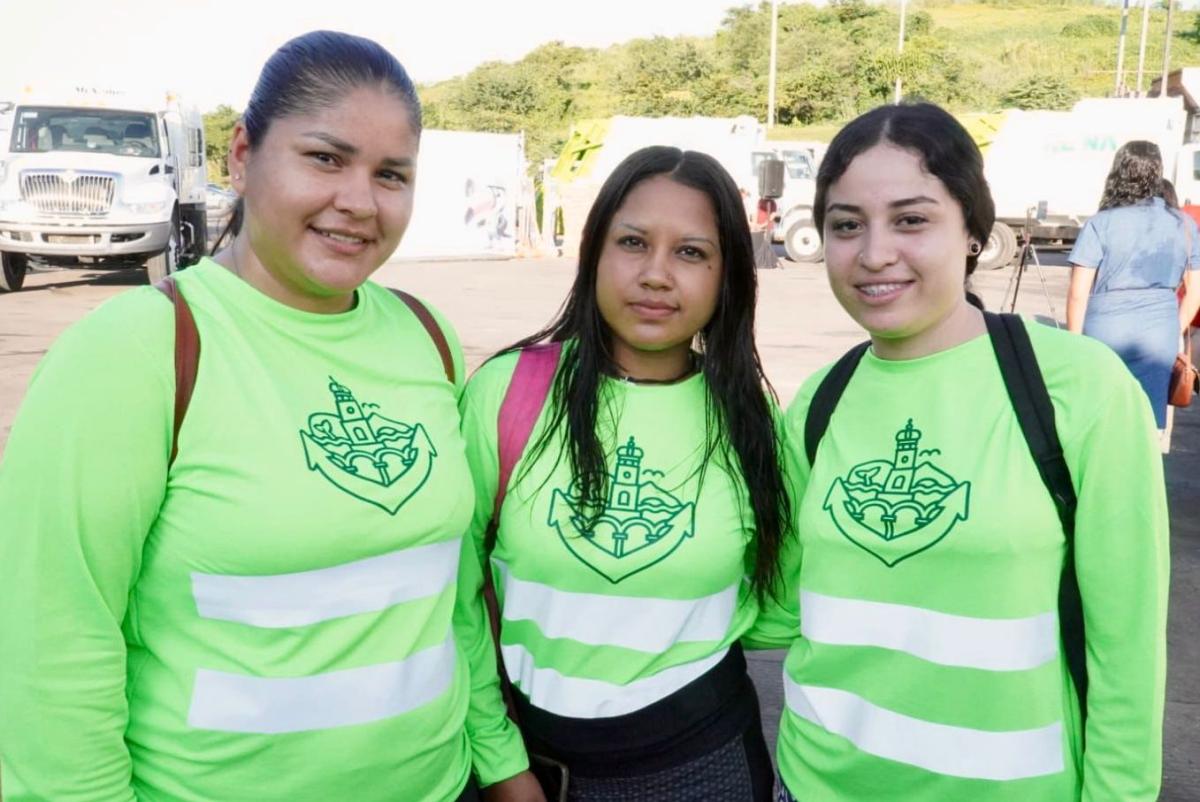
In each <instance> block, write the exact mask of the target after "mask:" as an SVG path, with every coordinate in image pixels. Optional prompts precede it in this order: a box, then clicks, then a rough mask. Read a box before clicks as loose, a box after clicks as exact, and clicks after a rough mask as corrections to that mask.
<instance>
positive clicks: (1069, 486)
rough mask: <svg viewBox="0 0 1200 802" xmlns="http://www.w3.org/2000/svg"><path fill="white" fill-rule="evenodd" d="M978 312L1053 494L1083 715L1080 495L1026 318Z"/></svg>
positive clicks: (1064, 609) (1061, 608)
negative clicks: (1063, 552) (1062, 543)
mask: <svg viewBox="0 0 1200 802" xmlns="http://www.w3.org/2000/svg"><path fill="white" fill-rule="evenodd" d="M983 317H984V321H985V322H986V323H987V330H988V336H989V337H990V338H991V341H992V348H993V349H994V350H995V352H996V361H997V362H999V364H1000V375H1001V376H1003V377H1004V386H1005V388H1006V389H1007V390H1008V397H1009V399H1010V400H1011V401H1012V407H1013V411H1014V412H1015V413H1016V416H1017V422H1018V423H1019V424H1020V426H1021V433H1022V434H1024V435H1025V442H1026V443H1027V444H1028V445H1029V452H1030V454H1032V456H1033V462H1034V464H1035V465H1036V466H1037V470H1038V474H1039V475H1040V476H1041V477H1042V483H1043V484H1044V485H1045V486H1046V490H1048V491H1049V492H1050V497H1051V498H1052V499H1053V500H1054V506H1055V508H1056V509H1057V510H1058V519H1059V521H1060V522H1061V523H1062V529H1063V536H1064V538H1065V539H1066V543H1067V553H1066V558H1065V559H1064V561H1063V575H1062V581H1061V582H1060V583H1059V588H1058V618H1059V628H1060V630H1061V633H1062V641H1063V656H1064V658H1065V659H1066V662H1067V668H1068V670H1070V672H1071V678H1072V679H1073V680H1074V681H1075V690H1076V692H1077V693H1078V694H1079V710H1080V715H1081V716H1083V717H1085V718H1086V716H1087V684H1088V679H1087V661H1086V644H1085V642H1084V634H1083V601H1082V599H1081V597H1080V595H1079V581H1078V578H1077V576H1076V573H1075V509H1076V507H1077V506H1078V504H1079V500H1078V498H1077V496H1076V495H1075V485H1074V483H1073V482H1072V481H1071V469H1070V467H1069V466H1068V465H1067V460H1066V457H1064V456H1063V450H1062V443H1061V442H1060V441H1059V439H1058V429H1057V427H1056V426H1055V425H1054V405H1053V403H1052V402H1051V401H1050V393H1049V391H1048V390H1047V389H1046V381H1045V379H1044V378H1043V377H1042V371H1041V368H1039V367H1038V362H1037V355H1036V354H1035V353H1034V351H1033V344H1032V343H1031V342H1030V341H1029V332H1028V331H1027V330H1026V328H1025V324H1024V323H1023V322H1021V318H1020V317H1018V316H1017V315H997V314H992V313H990V312H985V313H984V315H983Z"/></svg>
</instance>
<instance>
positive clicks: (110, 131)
mask: <svg viewBox="0 0 1200 802" xmlns="http://www.w3.org/2000/svg"><path fill="white" fill-rule="evenodd" d="M0 143H2V144H0V260H2V262H3V270H2V271H0V290H9V291H13V290H18V289H20V288H21V285H22V283H23V282H24V278H25V274H26V272H27V270H28V267H29V263H30V260H36V261H41V262H47V263H57V264H68V265H70V264H113V263H115V264H131V263H132V264H145V266H146V269H147V271H148V272H149V274H150V280H151V281H157V280H158V279H161V278H162V277H164V276H166V275H167V274H168V273H172V272H174V271H175V270H178V269H180V268H182V267H185V266H186V265H188V264H191V263H192V262H193V261H195V260H196V259H198V258H199V257H200V256H201V255H202V254H203V253H204V248H205V241H206V236H207V231H206V197H205V195H206V192H205V182H206V164H205V154H204V126H203V123H202V120H201V117H200V114H199V112H198V111H197V110H196V109H194V108H191V107H188V106H186V105H184V104H183V103H181V102H180V100H179V98H178V97H177V96H175V95H174V94H171V93H164V94H160V95H155V96H151V97H139V96H135V95H133V94H130V93H125V92H118V91H110V90H101V89H90V88H83V87H80V88H74V89H69V90H51V89H46V90H40V89H38V88H36V87H27V88H26V89H25V90H24V91H23V92H21V93H20V94H19V95H18V96H17V97H15V98H7V99H6V98H0Z"/></svg>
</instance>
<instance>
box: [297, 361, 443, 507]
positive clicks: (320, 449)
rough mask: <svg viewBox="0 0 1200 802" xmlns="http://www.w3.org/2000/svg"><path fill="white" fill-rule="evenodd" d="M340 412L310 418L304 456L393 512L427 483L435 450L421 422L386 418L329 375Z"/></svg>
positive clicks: (313, 465)
mask: <svg viewBox="0 0 1200 802" xmlns="http://www.w3.org/2000/svg"><path fill="white" fill-rule="evenodd" d="M329 391H330V392H331V393H332V394H333V398H334V402H335V403H336V405H337V414H331V413H328V412H317V413H314V414H312V415H309V416H308V429H307V430H301V431H300V442H301V443H302V444H303V446H304V459H305V461H306V463H307V465H308V469H309V470H310V471H316V472H317V473H319V474H321V475H322V476H324V477H325V478H326V479H327V480H329V482H331V483H332V484H334V485H335V486H336V487H338V488H339V489H340V490H342V491H344V492H346V493H348V494H350V495H351V496H354V497H355V498H358V499H361V500H362V501H366V502H367V503H369V504H374V505H375V506H376V507H379V508H380V509H382V510H384V511H386V512H388V513H390V514H392V515H395V514H396V512H397V511H398V510H399V509H400V508H401V507H402V506H404V503H405V502H407V501H408V500H409V499H410V498H412V497H413V495H414V494H416V492H417V491H418V490H420V489H421V487H422V486H424V484H425V482H426V480H427V479H428V478H429V473H430V471H431V470H432V469H433V461H434V458H435V457H437V449H435V448H434V447H433V443H432V442H431V441H430V439H429V434H428V433H427V432H426V431H425V427H424V426H422V425H421V424H419V423H418V424H414V425H409V424H407V423H401V422H400V421H396V420H392V419H391V418H387V417H384V416H383V415H380V414H379V413H378V412H374V411H372V410H374V409H376V408H377V406H376V405H375V404H361V403H359V401H358V399H356V398H355V397H354V393H352V392H351V391H350V389H349V388H347V387H345V386H343V385H342V384H339V383H338V381H337V380H336V379H334V378H333V377H332V376H331V377H330V378H329Z"/></svg>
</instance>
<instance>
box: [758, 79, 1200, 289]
mask: <svg viewBox="0 0 1200 802" xmlns="http://www.w3.org/2000/svg"><path fill="white" fill-rule="evenodd" d="M1182 73H1183V78H1182V79H1181V78H1179V76H1177V75H1173V76H1172V78H1173V80H1174V81H1175V82H1176V83H1179V82H1180V81H1182V82H1183V83H1185V84H1186V83H1187V80H1186V79H1188V78H1189V77H1191V78H1194V79H1195V81H1194V82H1195V84H1196V86H1195V87H1192V88H1191V91H1192V92H1193V93H1194V94H1193V95H1191V96H1194V97H1200V70H1183V71H1182ZM1189 73H1195V75H1194V76H1190V75H1189ZM983 116H987V117H992V118H994V122H995V124H996V130H995V131H994V133H992V134H991V136H990V138H985V141H982V142H981V143H980V144H981V146H982V147H983V150H984V170H985V174H986V176H987V179H988V183H989V185H990V187H991V191H992V197H993V199H994V200H995V203H996V224H995V226H994V227H993V229H992V233H991V236H990V237H989V238H988V242H987V243H986V245H985V246H984V249H983V252H982V253H981V254H980V256H979V267H980V269H983V270H989V269H996V268H1001V267H1004V266H1005V265H1008V264H1010V263H1011V262H1012V261H1013V260H1014V259H1015V257H1016V256H1017V253H1018V250H1019V246H1020V243H1021V241H1022V238H1023V236H1024V234H1025V232H1026V228H1028V233H1029V236H1030V239H1031V240H1032V241H1033V242H1034V244H1037V245H1042V246H1054V247H1059V248H1064V249H1065V248H1069V247H1070V246H1071V244H1072V243H1073V242H1074V240H1075V238H1076V237H1077V236H1078V234H1079V230H1080V229H1081V228H1082V226H1083V224H1084V223H1085V222H1086V221H1087V219H1088V218H1089V217H1091V216H1092V215H1093V214H1095V213H1096V210H1097V208H1098V207H1099V204H1100V196H1101V194H1102V192H1103V190H1104V180H1105V178H1106V177H1107V175H1108V171H1109V169H1110V168H1111V167H1112V161H1113V156H1114V155H1115V154H1116V151H1117V148H1119V147H1120V146H1121V145H1123V144H1125V143H1126V142H1128V141H1130V140H1133V139H1146V140H1150V141H1152V142H1155V143H1157V144H1158V146H1159V148H1160V149H1161V150H1162V153H1163V161H1164V174H1165V175H1166V176H1167V177H1168V178H1170V179H1171V180H1172V181H1173V182H1174V183H1175V187H1176V191H1177V192H1178V194H1179V200H1180V203H1188V202H1191V203H1197V204H1200V144H1197V143H1196V142H1195V141H1194V140H1197V139H1200V130H1196V131H1195V132H1194V133H1193V129H1200V123H1198V122H1197V117H1196V115H1195V114H1194V113H1193V114H1189V113H1188V111H1187V109H1186V108H1185V106H1184V101H1183V99H1182V98H1181V97H1178V96H1176V97H1168V98H1165V99H1162V98H1141V99H1134V98H1088V99H1084V100H1081V101H1079V102H1078V103H1076V104H1075V106H1074V107H1073V108H1072V109H1071V110H1070V111H1019V110H1009V111H1006V112H1003V113H1000V114H996V115H983ZM823 155H824V154H823V151H822V150H820V148H819V146H816V147H814V146H813V144H812V143H785V142H764V143H762V144H761V145H760V146H758V148H756V150H755V151H754V153H753V154H752V159H753V160H754V163H755V166H756V167H757V163H758V161H761V159H763V158H766V157H767V156H772V157H774V158H781V159H783V160H784V162H785V163H786V164H787V170H786V175H785V179H784V195H783V197H782V198H780V199H779V200H778V201H777V206H778V212H777V214H778V219H777V223H776V226H775V237H776V239H777V240H782V241H783V243H784V247H785V248H786V250H787V253H788V257H789V258H790V259H792V260H793V261H797V262H818V261H820V260H821V258H822V248H821V241H820V237H819V232H818V231H817V229H816V226H815V224H814V223H813V221H812V198H813V194H814V193H815V191H816V185H815V182H814V181H813V177H814V174H815V171H816V166H817V165H819V164H820V160H821V157H822V156H823Z"/></svg>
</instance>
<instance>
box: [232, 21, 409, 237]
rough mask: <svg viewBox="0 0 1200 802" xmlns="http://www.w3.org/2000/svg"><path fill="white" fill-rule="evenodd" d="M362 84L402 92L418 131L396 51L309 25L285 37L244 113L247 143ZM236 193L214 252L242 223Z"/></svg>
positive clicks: (331, 103)
mask: <svg viewBox="0 0 1200 802" xmlns="http://www.w3.org/2000/svg"><path fill="white" fill-rule="evenodd" d="M360 87H371V88H379V89H383V90H385V91H388V92H391V93H392V94H394V95H395V96H396V97H398V98H400V99H401V100H402V101H403V102H404V105H405V106H406V107H407V108H408V114H409V118H410V122H411V123H412V126H413V130H414V131H416V133H417V135H418V136H420V133H421V101H420V100H418V99H417V90H416V87H415V86H414V85H413V82H412V79H411V78H409V77H408V72H407V71H406V70H405V69H404V67H403V65H401V64H400V62H399V61H397V60H396V57H395V56H393V55H392V54H391V53H389V52H388V51H387V50H386V49H384V48H383V47H382V46H381V45H379V44H378V43H376V42H373V41H371V40H370V39H364V38H363V37H361V36H352V35H351V34H348V33H339V32H337V31H310V32H309V33H306V34H301V35H300V36H297V37H296V38H295V39H292V40H290V41H288V42H286V43H284V45H283V46H282V47H280V48H279V49H278V50H276V51H275V52H274V53H272V54H271V57H270V58H269V59H267V63H266V64H264V65H263V68H262V72H261V73H259V76H258V82H257V83H256V84H255V85H254V91H253V92H252V93H251V94H250V102H249V103H247V104H246V111H245V112H244V113H243V114H242V123H243V124H244V125H245V126H246V136H247V138H249V140H250V147H251V148H252V149H253V148H257V147H258V146H259V145H261V144H262V141H263V138H264V137H266V135H267V130H268V129H269V128H270V127H271V123H273V122H275V121H276V120H278V119H280V118H281V117H288V116H290V115H293V114H311V113H313V112H315V111H319V110H321V109H327V108H330V107H332V106H335V105H337V104H338V103H339V102H340V101H341V100H343V99H344V98H345V97H346V95H347V94H349V93H350V92H352V91H353V90H355V89H358V88H360ZM243 214H244V212H243V203H242V200H241V199H240V198H239V199H238V202H237V205H236V206H235V208H234V212H233V215H232V216H231V217H230V219H229V224H228V225H227V226H226V228H225V230H224V231H223V232H221V236H219V237H217V240H216V242H214V243H213V247H212V253H216V252H217V249H218V248H219V247H220V246H221V244H222V243H223V242H224V241H225V239H226V238H227V237H228V236H234V235H236V234H237V232H238V231H239V230H240V229H241V225H242V217H243Z"/></svg>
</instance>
